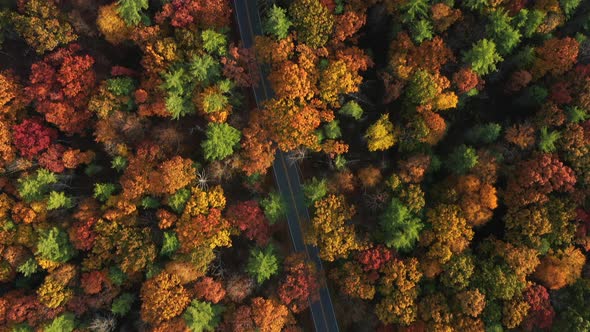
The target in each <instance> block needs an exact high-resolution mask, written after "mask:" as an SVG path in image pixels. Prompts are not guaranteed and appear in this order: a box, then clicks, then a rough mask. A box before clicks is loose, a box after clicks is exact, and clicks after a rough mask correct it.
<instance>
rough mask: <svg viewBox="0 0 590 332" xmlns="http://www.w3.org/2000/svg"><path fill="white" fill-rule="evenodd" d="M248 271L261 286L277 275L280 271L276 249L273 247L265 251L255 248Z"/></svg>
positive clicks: (249, 261) (251, 253) (268, 247)
mask: <svg viewBox="0 0 590 332" xmlns="http://www.w3.org/2000/svg"><path fill="white" fill-rule="evenodd" d="M246 271H247V272H248V273H249V274H250V275H251V276H252V278H254V279H255V280H256V282H258V283H259V284H262V283H263V282H264V281H266V280H268V279H270V278H271V277H272V276H273V275H275V274H277V273H278V271H279V260H278V257H277V254H276V252H275V249H274V248H273V247H272V246H267V247H266V248H264V249H258V248H254V249H253V250H252V251H251V252H250V257H249V258H248V265H247V266H246Z"/></svg>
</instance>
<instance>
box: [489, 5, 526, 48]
mask: <svg viewBox="0 0 590 332" xmlns="http://www.w3.org/2000/svg"><path fill="white" fill-rule="evenodd" d="M489 18H490V21H489V23H488V24H487V25H486V33H487V35H488V36H489V37H490V38H491V39H492V40H493V41H494V42H495V44H496V45H497V46H498V53H500V54H501V55H507V54H509V53H510V52H512V50H513V49H514V48H515V47H516V46H517V45H518V43H519V42H520V37H521V35H520V32H519V31H518V30H517V29H515V28H513V27H512V25H511V23H512V18H511V17H510V16H508V13H506V12H505V11H503V10H495V11H493V12H492V14H491V15H490V16H489Z"/></svg>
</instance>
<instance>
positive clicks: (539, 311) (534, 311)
mask: <svg viewBox="0 0 590 332" xmlns="http://www.w3.org/2000/svg"><path fill="white" fill-rule="evenodd" d="M523 299H524V300H525V301H526V302H527V303H528V305H529V307H530V309H529V312H528V315H527V317H526V318H525V320H524V321H523V322H522V327H523V328H524V329H525V330H526V331H532V330H533V329H534V328H539V329H548V328H550V327H551V326H552V325H553V319H554V317H555V310H553V307H552V306H551V302H550V300H549V293H548V292H547V289H546V288H545V287H543V286H541V285H531V286H529V287H528V288H527V289H526V290H525V291H524V293H523Z"/></svg>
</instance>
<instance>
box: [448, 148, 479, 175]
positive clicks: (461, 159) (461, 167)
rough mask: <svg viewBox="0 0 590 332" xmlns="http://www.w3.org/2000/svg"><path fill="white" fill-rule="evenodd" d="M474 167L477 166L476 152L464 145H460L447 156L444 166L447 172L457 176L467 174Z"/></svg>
mask: <svg viewBox="0 0 590 332" xmlns="http://www.w3.org/2000/svg"><path fill="white" fill-rule="evenodd" d="M475 165H477V152H476V151H475V149H473V148H471V147H468V146H466V145H461V146H459V147H457V148H455V149H454V150H453V152H451V154H449V157H448V158H447V162H446V164H445V166H446V168H447V169H448V170H449V171H451V172H453V173H455V174H457V175H462V174H465V173H467V172H468V171H469V170H470V169H472V168H473V167H474V166H475Z"/></svg>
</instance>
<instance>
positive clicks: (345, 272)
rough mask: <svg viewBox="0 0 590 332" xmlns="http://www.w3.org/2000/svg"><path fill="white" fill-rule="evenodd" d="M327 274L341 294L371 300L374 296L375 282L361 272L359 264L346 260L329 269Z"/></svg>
mask: <svg viewBox="0 0 590 332" xmlns="http://www.w3.org/2000/svg"><path fill="white" fill-rule="evenodd" d="M329 276H330V278H331V279H332V280H334V282H335V283H336V284H337V285H338V286H339V289H340V292H342V293H343V294H346V295H348V296H350V297H353V298H359V299H363V300H372V299H373V298H374V297H375V292H376V290H375V282H374V281H373V280H372V279H371V278H369V276H368V275H367V274H366V273H363V269H362V268H361V267H360V266H359V264H355V263H354V262H350V261H348V262H346V263H344V265H342V266H341V267H339V268H335V269H333V270H332V271H330V274H329Z"/></svg>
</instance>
